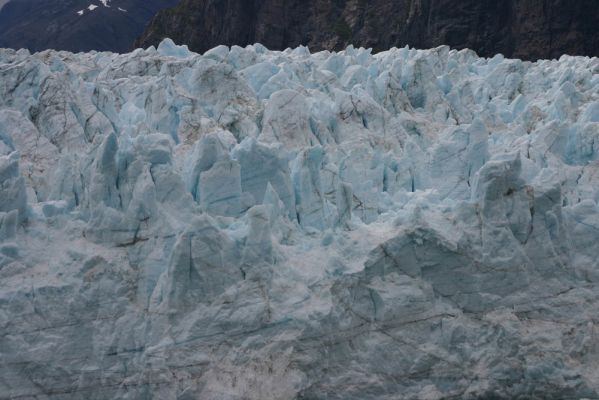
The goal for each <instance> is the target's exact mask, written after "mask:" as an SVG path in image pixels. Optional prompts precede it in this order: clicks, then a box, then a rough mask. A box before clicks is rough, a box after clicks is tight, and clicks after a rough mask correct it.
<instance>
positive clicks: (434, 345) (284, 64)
mask: <svg viewBox="0 0 599 400" xmlns="http://www.w3.org/2000/svg"><path fill="white" fill-rule="evenodd" d="M598 155H599V60H598V59H597V58H592V59H591V58H583V57H568V56H564V57H562V58H561V59H560V60H554V61H539V62H537V63H528V62H522V61H519V60H509V59H504V58H503V57H501V56H496V57H494V58H492V59H482V58H478V57H477V56H476V55H475V54H474V53H473V52H471V51H468V50H463V51H454V50H451V51H450V50H449V49H448V48H446V47H440V48H436V49H431V50H422V51H417V50H412V49H408V48H403V49H391V50H389V51H386V52H382V53H379V54H376V55H372V54H371V53H370V51H369V50H364V49H355V48H352V47H349V48H348V49H346V50H345V51H342V52H339V53H329V52H320V53H315V54H310V52H309V51H308V49H306V48H303V47H300V48H297V49H288V50H286V51H283V52H274V51H268V50H267V49H265V48H264V47H263V46H261V45H258V44H257V45H254V46H248V47H247V48H240V47H232V48H227V47H224V46H220V47H217V48H215V49H212V50H210V51H208V52H207V53H205V54H204V55H198V54H195V53H192V52H190V51H189V50H188V49H187V48H186V47H185V46H181V47H180V46H176V45H174V44H173V43H172V42H171V41H170V40H166V41H164V42H163V43H162V44H161V45H160V46H159V48H158V49H155V48H149V49H147V50H141V49H138V50H136V51H134V52H133V53H130V54H122V55H119V54H111V53H95V52H94V53H88V54H70V53H66V52H54V51H46V52H41V53H37V54H34V55H30V54H29V53H28V52H26V51H23V50H21V51H17V52H15V51H13V50H0V182H1V185H0V304H1V307H0V393H2V396H4V398H33V397H37V398H48V399H67V398H68V399H70V398H83V397H85V398H89V399H114V398H123V399H140V398H144V399H195V398H198V399H446V398H461V399H477V398H499V399H513V398H530V399H565V398H568V399H570V398H571V399H579V398H590V399H592V398H598V396H599V393H598V392H599V362H598V360H599V332H598V327H597V324H598V320H597V315H598V314H597V310H598V309H599V288H598V287H597V283H598V281H599V273H598V272H599V265H598V263H599V261H598V259H599V257H597V255H599V209H598V207H597V201H598V200H599V168H598V166H599V164H598V163H599V161H598V158H599V157H598Z"/></svg>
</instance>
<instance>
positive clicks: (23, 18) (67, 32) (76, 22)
mask: <svg viewBox="0 0 599 400" xmlns="http://www.w3.org/2000/svg"><path fill="white" fill-rule="evenodd" d="M5 3H6V4H5V5H4V6H3V7H1V8H0V47H9V48H16V49H19V48H26V49H29V50H31V51H39V50H45V49H57V50H70V51H74V52H78V51H89V50H110V51H116V52H125V51H128V50H130V49H131V44H132V42H133V41H134V40H135V38H136V37H137V36H139V35H140V34H141V33H142V32H143V30H144V27H145V25H146V24H147V23H148V21H149V20H150V19H151V18H152V16H153V15H154V14H156V12H158V11H159V10H160V9H162V8H165V7H171V6H174V5H175V4H177V0H52V1H49V0H9V1H8V2H5ZM0 5H1V3H0Z"/></svg>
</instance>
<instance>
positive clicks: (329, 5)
mask: <svg viewBox="0 0 599 400" xmlns="http://www.w3.org/2000/svg"><path fill="white" fill-rule="evenodd" d="M165 37H170V38H172V39H173V40H175V41H176V42H180V43H185V44H188V45H189V46H190V48H191V49H192V50H195V51H199V52H202V51H205V50H207V49H210V48H212V47H214V46H216V45H218V44H227V45H233V44H238V45H246V44H249V43H254V42H260V43H262V44H264V45H266V46H267V47H269V48H271V49H283V48H286V47H293V46H297V45H299V44H304V45H308V46H309V47H310V48H311V49H312V50H320V49H340V48H343V47H344V46H346V45H347V44H350V43H351V44H354V45H359V46H366V47H372V48H374V49H375V50H378V49H386V48H389V47H392V46H405V45H406V44H409V45H410V46H412V47H419V48H428V47H434V46H437V45H441V44H448V45H450V46H452V47H454V48H465V47H468V48H471V49H474V50H476V51H477V52H478V53H479V55H482V56H492V55H494V54H496V53H502V54H504V55H506V56H509V57H518V58H523V59H533V60H534V59H538V58H554V57H559V56H560V55H561V54H564V53H567V54H572V55H593V56H597V55H599V4H598V2H597V0H460V1H455V0H395V1H390V0H285V1H282V0H183V1H181V2H180V3H179V4H178V5H177V6H176V7H174V8H171V9H166V10H163V11H161V12H159V13H158V14H157V15H156V17H154V19H153V20H152V21H151V22H150V24H149V25H148V27H147V29H146V31H145V32H144V33H143V35H142V36H141V37H140V38H139V39H138V40H137V42H136V45H138V46H149V45H155V44H157V43H158V42H160V40H162V39H163V38H165Z"/></svg>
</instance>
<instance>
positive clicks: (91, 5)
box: [87, 4, 98, 11]
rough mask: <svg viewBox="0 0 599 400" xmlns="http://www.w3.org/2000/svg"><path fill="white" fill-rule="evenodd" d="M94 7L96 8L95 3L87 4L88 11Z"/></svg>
mask: <svg viewBox="0 0 599 400" xmlns="http://www.w3.org/2000/svg"><path fill="white" fill-rule="evenodd" d="M96 8H98V6H97V5H95V4H90V5H89V6H87V9H88V10H90V11H94V10H95V9H96Z"/></svg>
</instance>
